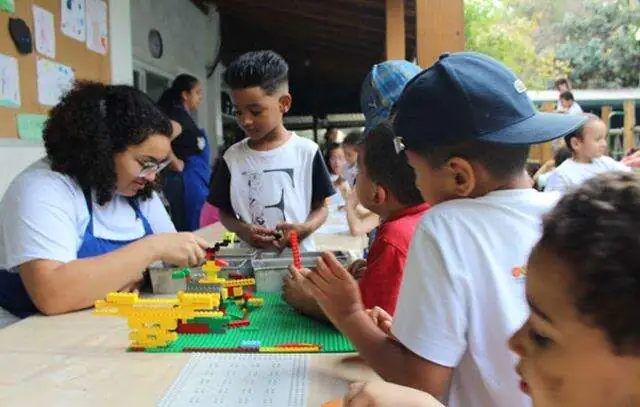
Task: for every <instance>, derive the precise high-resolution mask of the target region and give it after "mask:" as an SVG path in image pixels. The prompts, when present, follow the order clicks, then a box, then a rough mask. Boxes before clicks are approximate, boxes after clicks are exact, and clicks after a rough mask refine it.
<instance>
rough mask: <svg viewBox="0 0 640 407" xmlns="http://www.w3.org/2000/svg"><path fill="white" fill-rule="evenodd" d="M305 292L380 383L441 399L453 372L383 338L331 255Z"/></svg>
mask: <svg viewBox="0 0 640 407" xmlns="http://www.w3.org/2000/svg"><path fill="white" fill-rule="evenodd" d="M304 286H305V289H307V290H308V291H309V292H310V293H311V295H313V297H314V298H315V299H316V300H317V301H318V303H319V305H320V306H321V307H322V309H323V310H324V313H325V314H326V315H327V317H328V318H329V319H330V320H331V322H333V324H334V325H335V326H336V327H337V328H338V329H339V330H340V331H341V332H342V333H343V334H344V335H345V336H347V337H348V338H349V339H350V340H351V341H352V342H353V344H354V345H355V347H356V348H357V349H358V351H359V352H360V355H361V356H362V357H363V358H364V359H365V360H366V361H367V363H368V364H369V365H370V366H371V367H372V368H373V369H374V370H375V371H376V372H377V373H378V374H379V375H380V376H382V378H383V379H385V380H387V381H390V382H392V383H397V384H400V385H403V386H408V387H413V388H415V389H419V390H422V391H425V392H427V393H430V394H433V395H435V396H436V397H442V396H443V395H444V394H445V392H446V390H447V388H448V384H449V381H450V379H451V375H452V368H450V367H445V366H441V365H438V364H436V363H432V362H430V361H428V360H425V359H423V358H421V357H420V356H418V355H416V354H415V353H413V352H411V351H410V350H408V349H407V348H405V347H404V346H403V345H402V344H400V343H399V342H397V341H396V340H395V339H393V338H392V337H390V336H388V335H387V334H385V333H384V332H383V331H382V330H381V329H380V328H379V327H378V326H377V325H376V324H375V323H374V321H373V320H372V318H371V317H370V316H369V315H368V314H367V311H366V310H365V308H364V305H363V303H362V299H361V297H360V291H359V289H358V285H357V283H356V281H355V280H354V279H353V277H351V275H349V273H348V272H347V270H345V269H344V267H342V266H341V265H340V263H339V262H338V261H337V259H336V258H335V257H334V256H333V255H332V254H331V253H325V254H324V255H323V256H322V257H321V258H319V259H318V264H317V267H316V272H315V273H309V274H308V275H307V277H306V279H305V282H304Z"/></svg>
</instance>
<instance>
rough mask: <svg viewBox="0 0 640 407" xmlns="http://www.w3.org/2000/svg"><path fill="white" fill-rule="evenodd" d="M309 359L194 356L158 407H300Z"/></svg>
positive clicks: (295, 356) (264, 356)
mask: <svg viewBox="0 0 640 407" xmlns="http://www.w3.org/2000/svg"><path fill="white" fill-rule="evenodd" d="M308 367H309V356H308V355H304V354H295V355H278V354H265V355H256V354H240V353H195V354H192V355H191V357H190V358H189V362H187V364H186V365H185V367H184V368H183V369H182V372H180V375H179V376H178V378H177V379H176V381H175V382H174V383H173V385H172V386H171V388H170V389H169V391H168V392H167V394H165V396H164V397H163V398H162V400H160V403H159V404H158V406H159V407H169V406H171V407H204V406H207V407H214V406H215V407H218V406H219V407H228V406H236V407H262V406H266V407H269V406H272V407H305V405H306V401H307V391H308V385H307V383H308Z"/></svg>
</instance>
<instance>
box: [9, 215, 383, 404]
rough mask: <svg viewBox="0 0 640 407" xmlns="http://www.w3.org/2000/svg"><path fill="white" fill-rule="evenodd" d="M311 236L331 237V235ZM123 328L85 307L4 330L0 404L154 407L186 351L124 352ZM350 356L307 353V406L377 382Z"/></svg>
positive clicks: (210, 234) (213, 235)
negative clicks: (361, 384)
mask: <svg viewBox="0 0 640 407" xmlns="http://www.w3.org/2000/svg"><path fill="white" fill-rule="evenodd" d="M222 232H223V229H222V228H221V227H220V226H212V227H209V228H205V229H204V230H202V231H200V232H199V234H200V235H202V236H203V237H205V238H207V239H212V240H215V239H217V237H218V236H220V235H221V234H222ZM316 239H319V240H320V241H321V242H322V241H324V242H327V243H328V242H330V241H332V240H333V241H335V239H332V238H331V236H329V235H324V236H318V237H317V238H316ZM345 243H346V244H349V245H350V246H348V247H350V248H352V249H357V248H358V246H359V245H360V244H361V242H360V243H359V240H355V241H354V240H348V239H347V240H344V241H343V240H342V239H340V240H339V244H341V245H343V244H345ZM325 248H328V249H334V248H336V246H335V245H332V247H328V246H326V247H325ZM337 248H338V249H343V250H344V249H345V248H346V246H342V247H337ZM128 333H129V330H128V328H127V326H126V321H125V320H124V319H121V318H104V317H95V316H92V315H91V313H90V311H82V312H76V313H72V314H68V315H62V316H56V317H43V316H34V317H31V318H28V319H26V320H24V321H21V322H19V323H16V324H14V325H11V326H9V327H7V328H4V329H1V330H0V406H3V407H6V406H15V407H31V406H34V407H36V406H37V407H42V406H64V407H79V406H83V407H84V406H91V407H103V406H104V407H116V406H136V407H143V406H155V405H156V403H157V402H158V401H159V400H160V399H161V398H162V396H163V395H164V394H165V392H166V391H167V389H168V388H169V387H170V386H171V384H172V383H173V381H174V380H175V379H176V377H177V376H178V374H179V372H180V370H181V369H182V367H183V366H184V365H185V363H186V362H187V360H188V358H189V355H188V354H184V353H178V354H146V353H127V352H125V348H126V346H127V344H128ZM353 356H354V355H353V354H352V355H344V354H317V355H312V356H311V363H310V372H309V374H310V376H309V397H308V406H309V407H318V406H320V405H321V404H322V403H324V402H326V401H329V400H332V399H335V398H339V397H342V396H343V395H344V393H345V391H346V385H347V383H348V382H351V381H357V380H380V379H379V378H378V377H377V376H376V375H375V373H373V372H372V371H371V370H370V369H369V368H368V367H366V366H365V365H363V364H362V363H360V362H358V361H357V360H354V357H353Z"/></svg>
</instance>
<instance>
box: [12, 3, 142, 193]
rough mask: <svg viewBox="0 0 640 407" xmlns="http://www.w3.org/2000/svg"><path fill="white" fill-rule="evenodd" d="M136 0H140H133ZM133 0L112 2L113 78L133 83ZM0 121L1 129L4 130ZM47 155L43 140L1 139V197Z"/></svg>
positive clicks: (110, 31) (111, 45) (111, 48)
mask: <svg viewBox="0 0 640 407" xmlns="http://www.w3.org/2000/svg"><path fill="white" fill-rule="evenodd" d="M133 1H137V0H133ZM129 8H130V0H115V1H114V0H112V1H110V2H109V34H110V38H109V45H110V52H111V58H112V59H111V67H112V71H111V74H112V80H113V81H115V82H118V83H132V82H133V80H132V71H133V67H132V64H131V34H130V33H131V18H130V17H129V15H130V14H129ZM2 130H3V129H2V124H1V123H0V131H2ZM43 156H44V146H43V145H42V143H35V142H29V141H24V140H0V198H1V197H2V195H3V194H4V192H5V190H6V189H7V187H8V186H9V184H10V183H11V181H12V180H13V178H15V176H16V175H18V174H19V173H20V172H21V171H22V170H23V169H25V168H26V167H28V166H29V165H30V164H31V163H33V162H34V161H36V160H38V159H40V158H42V157H43Z"/></svg>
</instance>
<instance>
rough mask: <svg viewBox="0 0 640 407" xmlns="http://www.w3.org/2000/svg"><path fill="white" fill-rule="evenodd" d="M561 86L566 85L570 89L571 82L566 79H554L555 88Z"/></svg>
mask: <svg viewBox="0 0 640 407" xmlns="http://www.w3.org/2000/svg"><path fill="white" fill-rule="evenodd" d="M561 85H567V87H569V88H570V87H571V82H569V79H567V78H558V79H556V82H555V86H556V89H558V88H559V87H560V86H561Z"/></svg>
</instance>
